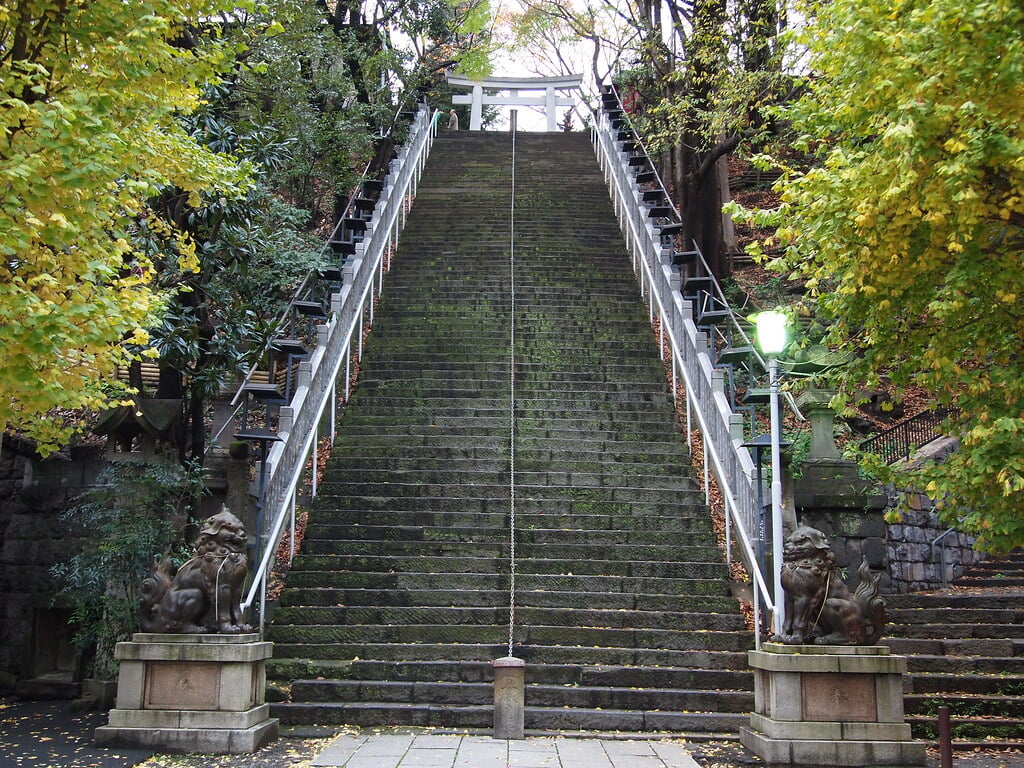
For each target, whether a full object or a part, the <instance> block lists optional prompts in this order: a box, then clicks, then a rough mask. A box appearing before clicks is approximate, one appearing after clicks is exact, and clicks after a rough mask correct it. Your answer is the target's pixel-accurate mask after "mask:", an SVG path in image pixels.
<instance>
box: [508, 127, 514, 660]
mask: <svg viewBox="0 0 1024 768" xmlns="http://www.w3.org/2000/svg"><path fill="white" fill-rule="evenodd" d="M515 224H516V130H515V118H513V121H512V201H511V206H510V210H509V295H510V297H511V299H510V305H509V309H510V321H509V429H508V434H509V446H508V448H509V451H508V453H509V469H508V489H509V515H508V529H509V537H508V538H509V585H508V655H509V656H511V655H512V643H513V638H512V632H513V629H514V627H515V621H516V235H515Z"/></svg>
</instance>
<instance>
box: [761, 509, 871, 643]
mask: <svg viewBox="0 0 1024 768" xmlns="http://www.w3.org/2000/svg"><path fill="white" fill-rule="evenodd" d="M835 559H836V557H835V554H833V552H832V548H831V547H830V546H829V543H828V538H827V537H826V536H825V534H823V533H822V532H821V531H819V530H817V529H816V528H810V527H808V526H800V527H799V528H797V529H796V530H795V531H793V533H791V534H790V535H789V536H788V537H787V539H786V543H785V547H784V549H783V556H782V589H783V592H784V593H785V601H786V602H785V606H786V620H785V624H784V626H783V628H782V633H781V634H778V635H775V636H774V637H773V638H772V640H774V641H775V642H777V643H787V644H790V645H796V644H801V643H811V642H813V643H817V644H819V645H874V644H875V643H877V642H878V640H879V638H880V637H881V636H882V630H883V629H884V628H885V619H886V614H885V601H884V600H883V599H882V598H881V596H880V592H879V589H878V579H879V576H878V575H872V573H871V571H870V570H868V563H867V560H866V559H865V560H864V561H863V562H862V563H861V566H860V568H859V569H858V571H857V572H858V573H859V574H860V584H859V585H858V586H857V589H856V591H855V592H854V593H853V594H852V595H851V594H850V590H849V589H847V588H846V585H845V584H844V583H843V581H842V579H841V578H839V575H838V574H837V573H836V572H835V569H834V563H835Z"/></svg>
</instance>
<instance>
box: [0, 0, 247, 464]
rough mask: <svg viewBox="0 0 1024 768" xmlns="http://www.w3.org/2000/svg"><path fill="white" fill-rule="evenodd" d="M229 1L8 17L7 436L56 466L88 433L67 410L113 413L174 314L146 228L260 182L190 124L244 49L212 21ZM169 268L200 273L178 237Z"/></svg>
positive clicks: (3, 222) (2, 389) (0, 324)
mask: <svg viewBox="0 0 1024 768" xmlns="http://www.w3.org/2000/svg"><path fill="white" fill-rule="evenodd" d="M235 5H236V4H235V3H234V2H224V1H223V0H199V1H198V2H185V1H184V0H142V1H140V2H130V3H125V2H121V1H120V0H95V1H94V2H89V3H64V2H56V0H14V1H13V2H9V3H6V4H4V5H3V6H2V7H0V92H2V94H3V109H2V111H0V190H2V191H3V195H2V199H0V256H2V262H0V328H2V333H3V339H4V365H3V366H2V367H0V426H2V427H4V428H6V429H18V430H22V431H23V432H24V433H26V434H27V435H28V436H30V437H33V438H35V439H36V440H38V441H39V449H40V451H41V452H42V453H44V454H45V453H47V452H49V451H51V450H53V449H54V448H55V447H57V446H58V445H59V444H61V443H62V442H64V441H65V440H66V439H67V438H68V436H69V434H70V433H71V431H72V427H71V426H69V425H68V424H66V423H64V422H62V421H61V420H60V419H53V418H45V416H46V414H48V413H50V412H52V411H53V409H57V408H60V409H72V410H73V409H82V408H90V409H98V408H100V407H102V406H104V405H107V404H109V403H110V402H111V400H112V399H116V397H117V396H118V395H117V392H116V390H112V389H110V388H108V387H106V386H105V382H109V381H110V380H112V379H113V375H114V373H115V371H116V369H117V368H118V367H119V366H123V365H125V364H127V363H128V362H129V361H130V359H131V358H132V356H133V355H134V354H135V353H134V351H133V350H136V349H138V346H139V345H141V344H144V343H145V342H146V340H147V334H146V332H145V330H143V329H144V328H145V327H146V326H147V325H149V324H150V323H151V322H152V318H153V317H154V316H155V315H156V314H158V312H159V310H160V308H161V305H162V297H161V295H160V294H159V293H158V292H155V291H154V290H153V286H152V279H153V275H154V259H153V256H152V255H151V254H148V253H146V252H145V251H144V250H143V249H142V248H140V247H139V245H138V244H137V241H136V237H135V235H136V232H137V230H138V229H139V227H140V226H149V227H151V228H162V227H164V225H163V224H160V223H158V222H156V221H154V217H153V214H152V211H151V210H150V209H149V207H148V204H147V201H148V200H149V199H150V198H151V197H153V196H154V195H155V194H157V193H158V192H159V190H160V189H161V188H162V187H163V186H165V185H168V184H173V185H174V186H176V187H178V188H180V189H181V190H183V191H184V192H185V193H186V194H188V195H190V196H191V195H197V194H198V193H199V192H201V191H203V190H211V189H217V190H220V191H221V194H224V195H226V196H231V195H232V194H233V193H234V191H235V190H236V189H238V188H239V187H240V186H241V185H243V184H244V180H245V176H246V174H245V170H244V169H243V168H241V167H240V166H239V165H238V164H237V163H235V162H234V161H233V160H232V159H230V158H228V157H224V156H220V155H218V154H217V153H215V152H213V151H210V150H209V149H207V148H206V147H203V146H200V145H198V144H197V143H196V142H195V141H194V140H193V139H192V137H191V136H190V135H189V133H188V131H187V130H186V129H185V128H184V127H183V126H182V124H181V122H180V121H179V119H178V118H179V116H181V115H182V114H187V113H188V112H190V111H191V110H193V109H194V108H195V107H196V106H197V105H198V103H199V100H200V97H201V94H202V86H203V84H205V83H208V82H215V81H216V80H217V79H218V78H219V77H220V75H221V74H222V73H223V71H224V70H225V68H226V67H227V66H229V65H230V63H231V61H232V58H233V50H232V48H231V47H230V46H228V45H226V44H225V43H223V42H221V41H220V40H219V38H218V36H217V35H207V36H205V37H199V36H197V35H196V34H195V31H196V30H197V29H198V27H199V26H200V24H208V23H209V21H210V20H212V19H214V18H216V17H218V16H219V15H220V14H223V13H228V12H231V11H232V10H233V9H234V8H235ZM164 235H165V237H164V241H165V242H166V243H168V244H169V246H170V247H169V248H168V249H167V251H166V252H164V253H162V254H161V258H164V259H166V260H168V261H174V262H176V263H177V266H178V268H180V269H183V270H191V269H195V268H196V267H197V262H196V260H195V253H194V243H193V242H192V241H190V240H189V238H188V237H187V236H185V235H184V234H183V233H181V232H176V231H173V230H170V231H166V232H165V233H164Z"/></svg>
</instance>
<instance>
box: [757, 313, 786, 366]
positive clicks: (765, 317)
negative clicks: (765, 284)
mask: <svg viewBox="0 0 1024 768" xmlns="http://www.w3.org/2000/svg"><path fill="white" fill-rule="evenodd" d="M750 319H751V320H752V321H753V322H754V326H755V328H756V329H757V331H756V332H757V345H758V346H759V347H760V348H761V351H762V352H763V353H764V354H766V355H778V354H780V353H781V352H782V350H783V349H785V348H786V341H787V339H786V335H787V334H786V332H787V326H788V324H789V318H788V317H787V316H786V314H785V313H784V312H779V311H777V310H772V311H768V312H758V313H757V314H754V315H751V316H750Z"/></svg>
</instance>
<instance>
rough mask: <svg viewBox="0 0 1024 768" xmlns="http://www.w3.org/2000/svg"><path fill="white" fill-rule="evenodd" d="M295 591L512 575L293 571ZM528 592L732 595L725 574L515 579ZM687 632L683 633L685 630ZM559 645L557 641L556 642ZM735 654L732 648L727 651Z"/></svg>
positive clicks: (504, 580)
mask: <svg viewBox="0 0 1024 768" xmlns="http://www.w3.org/2000/svg"><path fill="white" fill-rule="evenodd" d="M288 585H289V587H290V588H297V589H301V588H303V587H314V588H320V587H334V588H344V589H449V590H469V589H484V590H490V591H500V590H507V589H508V585H509V579H508V571H507V569H506V570H505V571H503V572H491V573H471V572H463V573H457V572H450V573H396V572H393V571H376V572H375V571H350V572H347V573H339V572H337V571H322V570H314V571H307V570H302V569H301V568H293V569H292V570H291V571H290V572H289V574H288ZM516 586H517V589H519V590H521V591H523V592H529V591H531V590H544V591H550V592H611V593H616V592H623V593H629V592H639V593H651V594H679V595H693V596H702V595H710V596H713V597H721V596H723V595H728V594H730V591H731V590H730V589H729V587H728V584H727V582H725V581H724V576H723V575H722V574H716V575H715V576H714V577H712V578H707V577H703V576H702V577H699V578H676V577H671V578H658V577H653V576H605V575H580V574H571V573H567V574H538V573H522V574H519V575H518V576H517V577H516ZM680 631H682V630H680ZM556 644H557V643H556ZM723 650H733V649H731V648H730V649H723Z"/></svg>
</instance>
